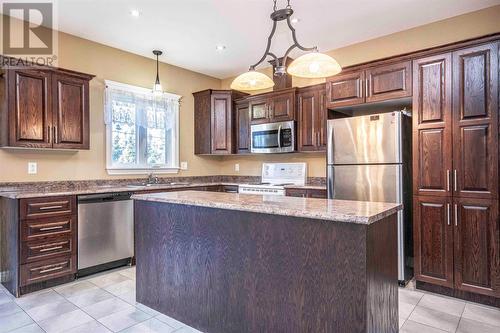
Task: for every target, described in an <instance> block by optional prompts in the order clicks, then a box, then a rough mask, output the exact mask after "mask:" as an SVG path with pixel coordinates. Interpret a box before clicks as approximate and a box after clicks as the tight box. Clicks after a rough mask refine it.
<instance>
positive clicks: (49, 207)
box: [38, 205, 63, 210]
mask: <svg viewBox="0 0 500 333" xmlns="http://www.w3.org/2000/svg"><path fill="white" fill-rule="evenodd" d="M61 208H63V206H62V205H57V206H44V207H40V208H38V209H40V210H49V209H61Z"/></svg>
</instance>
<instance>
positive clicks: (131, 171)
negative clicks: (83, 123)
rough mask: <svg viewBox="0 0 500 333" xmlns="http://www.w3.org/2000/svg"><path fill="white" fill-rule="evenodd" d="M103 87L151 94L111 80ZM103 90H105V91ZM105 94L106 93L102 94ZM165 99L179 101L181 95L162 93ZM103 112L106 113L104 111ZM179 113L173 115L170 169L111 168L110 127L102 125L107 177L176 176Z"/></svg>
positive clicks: (178, 145)
mask: <svg viewBox="0 0 500 333" xmlns="http://www.w3.org/2000/svg"><path fill="white" fill-rule="evenodd" d="M104 83H105V87H106V88H107V87H111V88H118V89H123V90H128V91H132V92H137V93H141V94H148V93H151V89H148V88H143V87H137V86H133V85H130V84H126V83H121V82H116V81H111V80H104ZM106 88H105V89H106ZM104 94H106V92H105V93H104ZM163 94H164V96H165V97H167V98H171V99H176V100H178V101H180V99H181V98H182V96H181V95H176V94H172V93H168V92H164V93H163ZM104 107H106V104H105V103H104ZM104 112H106V111H105V110H104ZM179 113H180V107H179V109H178V111H177V112H176V114H175V124H176V131H175V140H176V142H177V145H175V147H174V149H175V151H174V152H173V154H172V155H173V156H174V167H171V168H163V167H154V166H153V167H151V168H142V167H130V168H124V167H116V166H113V164H112V161H111V154H110V153H109V152H110V151H111V149H112V147H111V126H110V125H106V124H104V127H105V132H106V152H105V154H106V171H107V173H108V175H148V174H150V173H155V174H176V173H179V170H180V166H179V159H180V157H179V147H180V142H179V138H180V133H179Z"/></svg>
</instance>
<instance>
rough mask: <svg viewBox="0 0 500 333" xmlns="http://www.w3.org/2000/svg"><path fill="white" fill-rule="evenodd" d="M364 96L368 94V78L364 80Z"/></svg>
mask: <svg viewBox="0 0 500 333" xmlns="http://www.w3.org/2000/svg"><path fill="white" fill-rule="evenodd" d="M365 96H368V80H365Z"/></svg>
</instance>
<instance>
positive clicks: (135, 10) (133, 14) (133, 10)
mask: <svg viewBox="0 0 500 333" xmlns="http://www.w3.org/2000/svg"><path fill="white" fill-rule="evenodd" d="M130 15H132V16H133V17H139V15H141V12H140V11H139V10H138V9H132V10H131V11H130Z"/></svg>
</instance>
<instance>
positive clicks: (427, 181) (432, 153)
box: [413, 53, 452, 196]
mask: <svg viewBox="0 0 500 333" xmlns="http://www.w3.org/2000/svg"><path fill="white" fill-rule="evenodd" d="M451 70H452V65H451V53H446V54H443V55H438V56H431V57H427V58H423V59H418V60H415V61H414V62H413V81H414V82H413V192H414V194H415V195H438V196H451V194H452V192H451V191H452V187H451V186H452V184H451V172H452V125H451V113H452V110H451V107H452V104H451V102H452V90H451V87H452V71H451Z"/></svg>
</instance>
